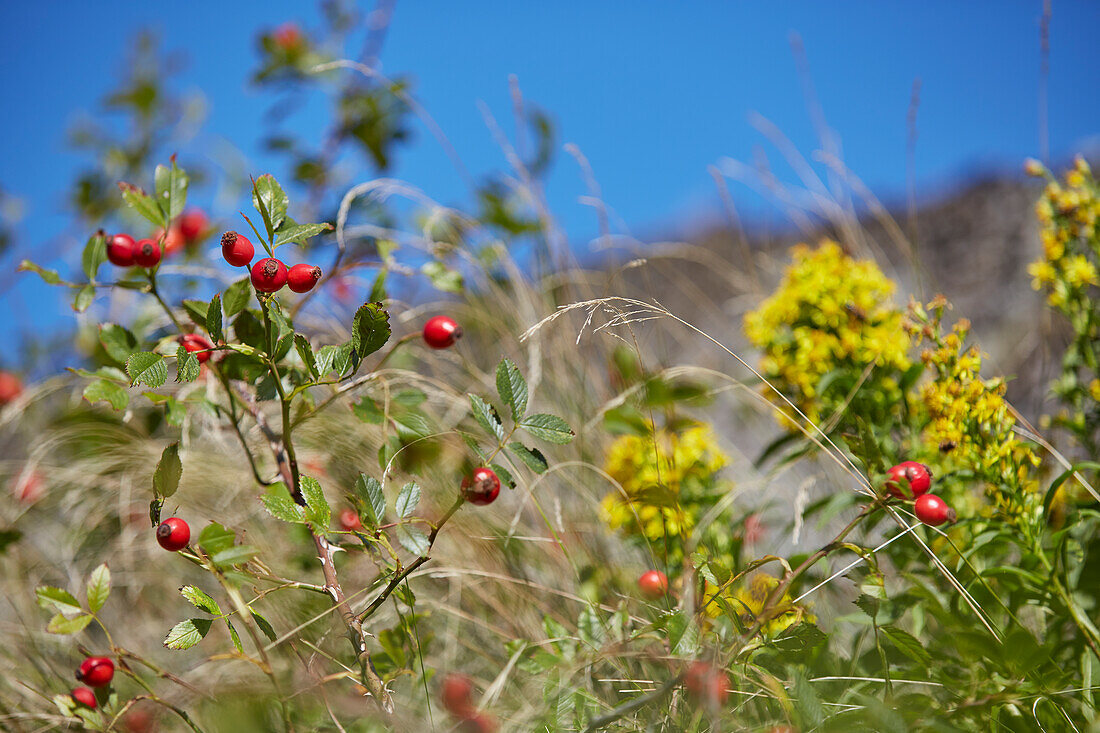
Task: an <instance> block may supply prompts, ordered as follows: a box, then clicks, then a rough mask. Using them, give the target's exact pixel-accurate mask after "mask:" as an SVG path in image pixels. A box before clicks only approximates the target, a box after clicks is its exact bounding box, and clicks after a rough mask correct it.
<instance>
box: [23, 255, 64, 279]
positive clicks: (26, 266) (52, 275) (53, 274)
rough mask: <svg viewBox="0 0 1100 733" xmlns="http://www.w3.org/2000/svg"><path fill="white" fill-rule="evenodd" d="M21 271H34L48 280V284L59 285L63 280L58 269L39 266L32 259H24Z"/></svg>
mask: <svg viewBox="0 0 1100 733" xmlns="http://www.w3.org/2000/svg"><path fill="white" fill-rule="evenodd" d="M19 271H20V272H33V273H36V274H37V275H38V276H39V277H41V278H42V279H43V280H45V281H46V284H47V285H59V284H61V282H63V281H62V280H61V276H60V275H58V274H57V270H47V269H45V268H44V267H39V266H38V265H36V264H34V263H33V262H31V261H30V260H23V261H22V262H20V263H19Z"/></svg>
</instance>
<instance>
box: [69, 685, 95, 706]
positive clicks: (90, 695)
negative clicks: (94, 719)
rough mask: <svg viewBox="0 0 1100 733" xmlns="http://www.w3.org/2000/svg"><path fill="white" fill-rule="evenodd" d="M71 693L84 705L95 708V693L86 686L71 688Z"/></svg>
mask: <svg viewBox="0 0 1100 733" xmlns="http://www.w3.org/2000/svg"><path fill="white" fill-rule="evenodd" d="M72 694H73V699H74V700H76V701H77V702H78V703H80V704H81V705H83V706H84V707H88V708H92V709H93V710H94V709H95V708H96V705H98V703H97V702H96V699H95V693H94V692H92V691H91V689H89V688H87V687H75V688H73V693H72Z"/></svg>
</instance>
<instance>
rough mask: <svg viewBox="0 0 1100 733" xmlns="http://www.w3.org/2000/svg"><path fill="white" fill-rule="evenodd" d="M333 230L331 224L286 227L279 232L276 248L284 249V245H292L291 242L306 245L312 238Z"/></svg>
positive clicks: (276, 238)
mask: <svg viewBox="0 0 1100 733" xmlns="http://www.w3.org/2000/svg"><path fill="white" fill-rule="evenodd" d="M331 229H332V225H331V224H293V225H288V226H284V227H282V228H281V229H279V231H278V232H277V236H276V237H275V246H276V247H282V246H283V245H284V244H290V243H291V242H298V243H299V244H305V243H306V241H307V240H308V239H309V238H310V237H316V236H317V235H318V234H320V233H321V232H327V231H329V230H331Z"/></svg>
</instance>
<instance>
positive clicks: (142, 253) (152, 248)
mask: <svg viewBox="0 0 1100 733" xmlns="http://www.w3.org/2000/svg"><path fill="white" fill-rule="evenodd" d="M209 226H210V221H209V220H208V219H207V218H206V214H204V213H202V212H201V211H199V210H198V209H191V210H189V211H185V212H184V213H183V215H182V216H180V218H179V220H178V221H177V222H176V223H174V224H172V226H171V227H169V229H168V231H167V232H165V231H164V230H163V229H158V230H157V232H156V234H154V235H153V237H152V238H151V239H139V240H137V241H134V238H133V237H131V236H130V235H129V234H115V235H113V236H111V237H108V238H107V259H108V260H110V262H111V264H112V265H115V266H116V267H133V266H134V265H137V266H138V267H156V266H157V265H158V264H160V260H161V258H162V257H166V256H169V255H172V254H174V253H176V252H177V251H179V250H181V249H183V248H184V247H187V246H190V245H192V244H194V243H195V242H197V241H199V240H200V239H202V237H203V235H204V234H205V233H206V230H207V228H208V227H209ZM161 242H163V243H164V249H163V251H162V250H161Z"/></svg>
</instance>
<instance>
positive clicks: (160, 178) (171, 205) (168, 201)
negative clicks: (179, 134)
mask: <svg viewBox="0 0 1100 733" xmlns="http://www.w3.org/2000/svg"><path fill="white" fill-rule="evenodd" d="M153 182H154V188H155V190H156V194H157V206H158V207H159V208H160V210H161V211H162V212H163V214H164V216H165V217H167V219H168V221H169V222H171V221H173V220H175V218H176V217H177V216H179V215H180V214H182V213H183V207H184V205H185V204H186V203H187V184H188V178H187V174H186V173H184V172H183V171H182V170H180V168H179V166H177V165H176V158H175V156H172V167H171V168H169V167H168V166H165V165H158V166H157V168H156V171H155V173H154V176H153Z"/></svg>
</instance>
